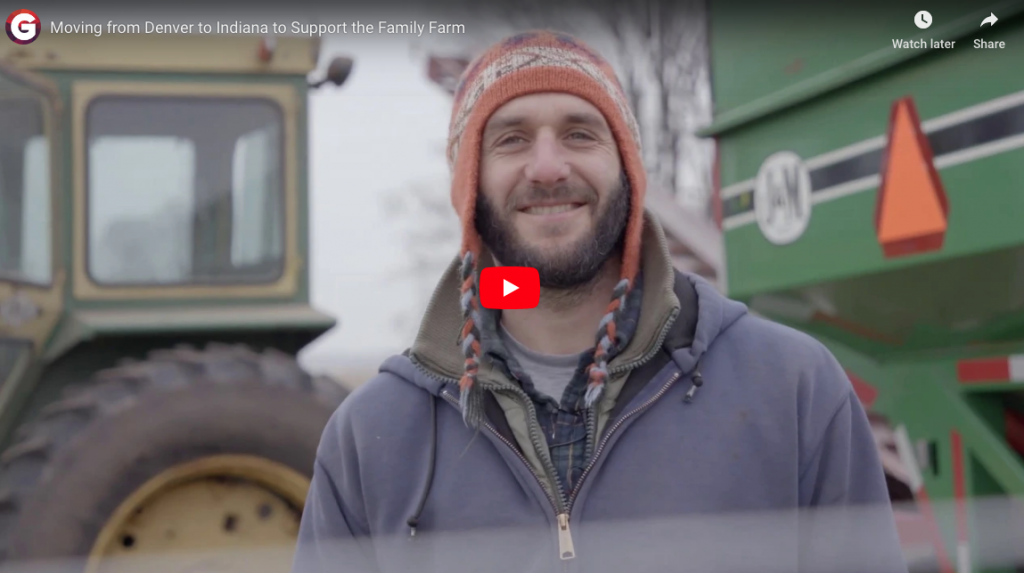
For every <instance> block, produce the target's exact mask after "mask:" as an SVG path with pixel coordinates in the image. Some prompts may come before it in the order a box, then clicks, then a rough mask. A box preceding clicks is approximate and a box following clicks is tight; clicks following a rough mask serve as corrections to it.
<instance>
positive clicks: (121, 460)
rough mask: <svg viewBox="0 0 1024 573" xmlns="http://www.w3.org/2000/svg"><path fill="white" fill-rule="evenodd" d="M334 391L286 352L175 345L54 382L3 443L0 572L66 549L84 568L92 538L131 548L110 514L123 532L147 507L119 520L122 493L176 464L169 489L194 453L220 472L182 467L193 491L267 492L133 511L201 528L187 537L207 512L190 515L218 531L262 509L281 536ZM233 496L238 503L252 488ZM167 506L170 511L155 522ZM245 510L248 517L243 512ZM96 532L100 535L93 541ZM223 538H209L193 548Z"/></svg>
mask: <svg viewBox="0 0 1024 573" xmlns="http://www.w3.org/2000/svg"><path fill="white" fill-rule="evenodd" d="M346 395H347V391H346V390H344V389H343V387H342V386H340V385H339V384H338V383H337V382H334V381H332V380H328V379H323V378H319V377H311V376H309V375H308V374H306V373H305V372H303V371H302V369H301V368H300V367H299V366H298V364H297V363H296V361H295V359H294V358H293V357H292V356H290V355H288V354H285V353H282V352H279V351H275V350H268V351H264V352H255V351H254V350H252V349H250V348H248V347H245V346H228V345H217V344H212V345H210V346H208V347H206V348H205V349H203V350H196V349H193V348H190V347H185V346H179V347H175V348H172V349H164V350H157V351H153V352H151V353H150V354H149V355H148V356H147V358H146V359H145V360H142V361H134V360H126V361H123V362H122V363H121V364H119V365H118V366H115V367H113V368H110V369H107V370H103V371H100V372H97V373H96V374H95V375H94V376H92V377H91V378H90V380H89V381H88V382H87V383H85V384H82V385H80V386H77V387H69V388H68V389H66V390H65V393H64V395H63V397H62V398H61V399H60V400H58V401H56V402H54V403H51V404H49V405H48V406H46V407H45V408H44V409H43V410H42V411H41V412H40V413H39V414H38V415H37V416H36V418H34V419H33V420H31V421H29V422H28V423H26V424H25V425H24V426H23V427H21V428H19V430H18V433H17V436H16V439H15V442H14V445H12V446H11V447H10V448H9V449H7V451H6V452H4V453H3V455H2V456H0V563H3V564H4V565H5V567H4V568H5V569H6V565H10V566H15V565H16V564H17V563H18V562H27V561H38V560H60V562H63V563H65V564H66V563H68V562H69V561H67V560H69V559H70V560H71V561H70V562H71V563H76V564H77V565H74V566H72V567H71V569H70V570H74V571H83V570H85V565H86V562H87V561H86V560H87V559H88V558H89V556H90V555H92V556H93V557H94V558H95V556H96V555H97V554H98V553H100V554H103V555H107V553H104V551H103V547H109V546H112V545H111V543H113V544H115V545H116V544H119V543H120V544H121V545H122V546H123V547H122V546H118V547H115V549H116V550H117V551H119V552H120V553H119V554H118V557H121V556H123V554H127V555H130V554H131V552H132V550H134V549H137V550H138V551H139V552H140V553H141V552H143V551H145V550H146V549H147V548H146V547H143V543H142V539H139V541H138V542H136V534H135V533H133V532H128V533H125V531H127V529H124V528H122V527H121V525H120V523H122V522H124V523H127V525H125V526H124V527H125V528H129V529H130V528H131V527H132V525H131V523H132V521H131V519H141V518H140V517H139V516H140V515H141V514H142V513H143V509H146V508H148V507H150V506H152V504H150V505H149V506H146V507H143V506H139V507H138V508H134V509H132V508H129V509H131V512H132V514H133V515H134V516H135V517H133V518H131V519H128V520H127V521H126V520H125V518H124V515H125V513H124V512H125V511H126V510H125V507H126V504H128V505H130V504H129V502H128V501H126V500H129V499H136V498H137V497H138V496H139V495H140V493H139V492H140V491H143V492H145V491H151V490H153V487H152V485H153V483H154V480H156V481H157V482H159V481H160V480H159V479H158V477H159V476H170V475H179V477H178V478H175V479H177V480H178V481H177V482H174V481H173V480H171V481H167V482H166V485H167V488H170V489H169V490H168V491H172V492H173V491H184V490H182V489H180V488H182V487H185V486H183V485H180V484H181V483H184V482H183V481H182V480H184V479H185V478H184V477H181V476H183V475H184V474H181V472H180V471H178V470H180V469H181V468H183V467H184V468H197V467H198V468H202V467H206V468H207V470H209V468H210V467H212V466H210V465H209V464H207V465H206V466H204V463H205V462H206V461H208V460H213V459H216V460H219V463H220V466H218V467H219V468H220V469H217V470H215V471H217V472H220V473H219V474H218V475H202V476H199V477H196V476H197V475H198V474H195V472H193V474H195V475H192V474H190V475H191V477H190V478H189V479H192V482H189V483H190V484H193V485H192V486H189V487H193V490H191V491H193V493H195V492H196V491H199V490H195V487H202V488H207V489H204V490H201V491H199V493H202V494H203V495H206V493H207V492H213V491H214V490H213V489H212V488H220V489H218V490H217V491H218V492H219V493H217V494H216V495H219V496H221V497H224V496H225V495H227V496H228V497H230V495H235V496H236V497H237V495H241V494H240V493H232V492H241V491H242V489H239V488H242V487H245V488H249V489H246V490H245V491H246V492H250V491H256V489H253V488H257V489H258V488H263V489H259V492H263V491H264V490H271V491H270V492H268V493H266V494H265V495H264V493H258V495H260V496H264V497H265V498H266V499H267V500H268V501H265V502H258V505H259V508H258V509H257V508H255V507H254V508H252V512H249V510H248V509H246V510H245V511H244V512H242V513H244V515H242V514H239V512H238V511H234V510H232V511H234V514H233V515H226V516H220V517H218V516H217V515H214V513H216V503H214V502H212V501H211V502H209V503H207V502H206V501H203V500H204V499H206V498H204V497H203V495H200V496H198V498H197V497H196V496H195V495H192V497H191V498H190V499H193V500H196V499H198V500H199V501H198V502H195V505H194V509H186V510H184V512H183V510H182V509H181V507H182V504H185V502H182V501H179V500H180V499H184V498H181V497H180V496H179V497H178V498H174V500H175V501H173V502H171V503H167V502H164V503H163V505H162V506H161V507H162V508H163V509H161V510H160V511H164V513H160V511H156V510H154V511H152V512H150V513H148V514H147V515H146V516H145V517H147V518H150V519H151V520H152V519H157V518H155V517H154V516H157V515H159V516H161V517H160V518H159V519H157V521H158V523H159V525H158V526H157V527H158V528H159V531H160V535H161V536H165V537H167V538H168V539H170V538H175V539H178V538H188V537H189V535H191V539H193V540H195V539H200V540H201V541H203V542H204V543H205V542H206V541H209V536H208V535H207V534H205V533H203V534H202V535H200V536H198V537H197V535H196V532H197V531H198V528H199V527H200V526H202V527H205V528H207V529H205V530H204V531H206V530H208V529H209V527H210V523H203V524H200V523H199V520H201V519H205V520H207V521H209V520H212V519H216V520H218V523H217V524H216V525H214V527H218V526H221V525H222V526H223V529H224V530H225V531H227V533H225V535H226V536H230V534H231V533H232V532H233V531H234V530H235V529H236V528H239V527H241V526H242V525H245V524H251V523H253V522H255V521H258V519H260V518H263V519H265V520H266V519H267V518H268V516H269V514H270V513H271V511H272V510H273V511H274V512H275V513H274V515H273V518H274V520H284V521H283V522H281V523H283V524H279V522H278V521H274V522H273V527H276V528H277V529H276V530H275V531H277V532H278V533H277V534H281V533H280V532H281V531H283V530H286V529H287V530H288V531H287V532H285V533H283V534H281V535H284V536H285V537H287V536H288V535H291V534H297V528H298V520H299V518H300V516H301V511H302V505H303V502H304V498H303V496H304V491H305V490H306V489H308V485H309V479H310V477H311V474H312V470H313V465H314V459H315V456H316V449H317V446H318V444H319V440H320V436H321V433H322V432H323V429H324V427H325V426H326V424H327V421H328V419H329V418H330V416H331V415H332V413H333V412H334V411H335V410H336V409H337V407H338V405H339V404H340V403H341V401H342V400H343V399H344V398H345V396H346ZM236 462H238V466H239V467H240V468H241V467H242V466H245V467H249V466H253V467H256V466H258V467H259V468H260V470H261V471H262V470H263V469H266V468H274V471H275V472H277V474H275V479H276V478H277V477H278V474H280V476H285V477H289V478H291V479H292V481H291V482H288V484H289V487H291V486H294V487H291V489H290V491H291V494H290V499H286V498H288V497H289V496H284V495H279V493H280V492H277V491H276V490H275V487H274V483H276V482H274V480H270V481H263V482H260V483H259V484H257V485H253V483H255V482H254V481H253V480H256V481H258V480H257V479H256V478H252V477H251V476H252V475H256V474H254V473H253V471H252V470H251V468H250V469H245V468H242V469H239V470H238V471H236V469H235V468H234V467H233V466H232V464H235V463H236ZM224 463H227V464H228V466H229V467H228V468H227V469H225V466H224ZM282 468H283V469H282ZM243 469H244V470H245V471H242V470H243ZM176 471H178V473H177V474H175V472H176ZM209 471H214V470H209ZM268 471H269V470H268ZM270 473H273V472H270ZM285 477H281V479H282V480H284V479H285ZM169 479H170V478H169ZM197 480H198V481H197ZM203 480H205V481H203ZM279 481H280V480H279ZM285 481H287V480H285ZM200 482H202V483H200ZM161 483H163V482H161ZM194 484H199V485H198V486H195V485H194ZM239 484H246V485H244V486H242V485H239ZM296 484H298V485H296ZM186 485H187V484H186ZM174 487H178V488H179V490H174V489H173V488H174ZM282 487H283V486H282ZM147 488H148V489H147ZM225 488H229V489H230V488H235V489H230V490H226V489H225ZM160 491H164V490H160ZM225 492H227V493H225ZM297 492H301V493H297ZM228 494H230V495H228ZM153 495H156V494H153ZM168 495H169V494H168ZM182 495H184V494H182ZM210 495H213V494H212V493H211V494H210ZM246 495H249V497H248V498H246V500H247V502H246V503H248V501H251V497H252V495H257V494H251V493H247V494H246ZM157 497H159V496H157ZM207 497H209V496H207ZM214 497H216V496H214ZM165 498H166V497H165ZM211 499H212V498H211ZM218 499H220V498H218ZM158 501H159V500H157V502H158ZM236 501H237V499H236ZM157 502H153V503H157ZM223 503H228V502H226V501H225V502H223ZM232 503H234V502H232ZM186 505H187V504H186ZM253 505H257V503H256V502H254V503H253ZM153 507H156V506H153ZM168 507H169V508H170V511H171V513H176V514H177V517H176V518H175V519H177V521H176V522H175V523H174V524H168V525H165V524H164V523H165V521H167V520H164V518H163V516H164V515H165V514H166V513H167V511H168V510H167V508H168ZM147 511H149V510H148V509H147ZM225 511H226V510H225ZM211 512H212V513H211ZM257 513H258V514H259V516H260V517H259V518H257V517H254V515H256V514H257ZM200 514H201V515H200ZM117 515H121V517H120V518H116V516H117ZM183 516H184V517H183ZM245 520H249V521H245ZM171 521H173V520H171ZM110 524H115V525H116V527H113V526H111V525H110ZM112 527H113V528H112ZM147 527H149V529H148V530H147V532H149V533H148V534H150V537H152V535H153V534H152V531H156V528H154V527H152V523H151V524H150V525H149V526H147ZM118 528H121V529H118ZM174 528H177V529H176V530H175V529H174ZM115 529H117V531H115ZM122 529H123V530H122ZM112 531H114V533H111V532H112ZM263 533H264V534H265V533H266V526H264V532H263ZM117 536H121V537H117ZM101 537H104V538H107V539H108V541H109V540H111V539H112V540H113V541H112V542H108V543H107V544H106V545H104V546H102V547H101V546H100V545H99V544H98V539H100V538H101ZM236 538H237V536H236ZM147 539H149V538H147ZM225 539H228V537H225ZM222 541H223V540H222ZM222 541H216V540H214V541H209V543H207V547H206V549H210V547H209V544H210V543H213V545H214V546H216V545H217V544H218V543H222ZM249 541H252V539H251V536H250V539H249ZM161 543H163V541H161ZM232 543H234V542H233V541H230V540H228V541H223V545H222V546H221V547H229V548H230V547H234V545H232ZM136 545H137V547H136ZM150 547H151V546H150ZM168 547H169V546H168ZM217 548H218V547H214V549H217ZM162 549H166V547H162ZM147 555H148V554H147ZM54 562H56V561H54ZM90 563H91V561H90ZM90 570H94V569H90ZM142 570H155V568H154V569H148V568H147V567H145V566H143V567H142Z"/></svg>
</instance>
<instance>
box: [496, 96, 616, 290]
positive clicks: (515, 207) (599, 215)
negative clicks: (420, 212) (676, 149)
mask: <svg viewBox="0 0 1024 573" xmlns="http://www.w3.org/2000/svg"><path fill="white" fill-rule="evenodd" d="M629 195H630V193H629V188H628V182H627V180H626V178H625V177H624V175H623V171H622V164H621V160H620V158H619V150H618V146H617V145H616V144H615V138H614V137H613V136H612V132H611V128H610V127H609V126H608V123H607V121H605V119H604V116H603V115H602V114H601V112H600V111H599V110H598V109H597V108H596V107H594V106H593V105H592V104H590V103H589V102H587V101H586V100H584V99H581V98H579V97H576V96H573V95H568V94H557V93H543V94H532V95H527V96H523V97H520V98H517V99H514V100H512V101H510V102H508V103H507V104H505V105H504V106H502V107H501V108H499V109H498V110H497V111H496V112H495V113H494V114H493V115H492V116H491V118H490V119H489V120H488V122H487V125H486V127H485V128H484V134H483V139H482V142H481V150H480V188H479V193H478V194H477V207H476V208H477V210H476V227H477V231H478V232H479V233H480V236H481V238H482V239H483V241H484V244H486V245H487V247H488V248H489V249H490V250H491V252H492V253H493V254H494V257H495V258H496V259H497V260H498V261H499V262H500V263H501V264H502V265H507V266H529V267H534V268H536V269H537V270H538V271H539V274H540V281H541V286H543V287H545V288H556V289H566V288H572V287H577V286H580V285H583V284H586V283H588V282H590V281H591V280H593V279H594V277H596V276H597V274H598V272H599V271H600V270H601V267H602V266H603V264H604V262H605V261H606V260H607V259H608V257H609V256H611V255H612V254H613V253H614V252H615V251H616V249H617V248H618V247H619V245H620V242H621V239H622V237H623V234H624V231H625V227H626V221H627V220H628V217H629V209H630V204H629V199H630V197H629Z"/></svg>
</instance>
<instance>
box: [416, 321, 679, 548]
mask: <svg viewBox="0 0 1024 573" xmlns="http://www.w3.org/2000/svg"><path fill="white" fill-rule="evenodd" d="M679 312H680V309H678V308H675V309H673V310H672V312H671V313H670V314H669V317H668V320H666V321H665V324H664V325H663V326H662V328H661V332H660V333H659V334H658V340H657V342H656V344H655V345H654V346H653V347H652V348H654V350H653V351H651V352H648V353H647V354H646V355H645V356H642V357H641V358H639V359H638V360H634V361H633V362H629V363H626V364H622V365H619V366H617V367H615V368H611V369H609V373H614V374H617V373H620V372H626V371H629V370H633V369H635V368H639V367H640V366H643V365H644V364H647V363H648V362H650V361H651V360H653V359H654V357H655V356H656V355H657V353H658V351H659V350H660V349H661V347H662V345H663V344H665V339H666V338H668V333H669V331H670V330H671V328H672V325H673V324H675V321H676V318H677V317H678V316H679ZM409 360H410V361H411V362H412V363H413V365H414V366H415V367H416V368H417V369H418V370H419V371H420V372H422V373H423V374H424V375H425V376H427V377H428V378H432V379H434V380H438V381H440V382H444V383H448V384H458V382H459V381H458V380H457V379H455V378H451V377H447V376H441V375H438V374H434V373H433V372H431V371H430V370H428V369H427V368H426V367H424V366H423V365H422V364H420V363H419V362H418V361H417V360H415V359H414V358H413V357H412V355H411V354H410V355H409ZM679 377H680V373H678V372H677V373H676V374H675V375H674V376H673V377H672V378H671V379H670V380H669V381H668V382H667V383H666V384H665V385H664V386H663V387H662V388H661V390H659V391H658V393H657V394H655V395H654V396H653V397H651V399H650V400H648V401H647V402H644V403H643V404H641V405H639V406H637V407H636V408H634V409H632V410H630V411H629V412H628V413H627V414H626V415H624V416H622V417H621V418H619V420H618V421H616V423H615V424H614V425H613V426H612V427H611V428H609V430H608V432H607V433H606V434H605V437H604V439H602V440H601V442H600V444H599V445H598V447H597V449H596V450H594V453H593V455H591V459H590V463H589V464H587V467H586V468H585V469H584V470H583V473H582V474H581V475H580V479H579V481H578V482H576V486H575V487H574V488H573V491H572V495H571V496H570V498H569V500H568V501H566V499H565V494H564V493H563V492H562V487H561V483H560V481H561V480H559V478H558V472H557V471H555V468H554V467H553V464H552V463H551V460H550V458H549V457H548V456H544V455H541V456H540V457H541V463H542V464H544V469H545V471H547V472H549V475H550V476H551V479H552V481H554V482H555V488H556V489H557V490H558V498H557V499H556V498H555V497H554V496H552V495H551V494H550V493H549V492H548V490H547V488H545V487H544V483H543V481H542V480H541V478H540V477H539V476H538V475H537V473H536V472H535V471H533V467H532V466H531V465H530V462H529V460H527V459H526V456H524V455H523V454H522V453H521V452H520V451H519V448H517V447H516V446H515V445H513V444H512V443H510V442H509V441H508V440H507V439H505V437H504V436H502V435H501V434H500V433H499V432H498V429H497V428H495V427H494V426H492V425H491V424H490V423H489V422H487V421H484V427H485V428H487V430H488V431H490V432H491V433H492V434H494V436H495V437H497V438H498V439H499V440H501V442H502V443H504V444H505V445H506V446H508V447H509V448H510V449H511V450H512V452H513V453H514V454H515V455H516V456H517V457H518V458H519V459H520V460H521V461H522V462H523V464H525V465H526V468H527V469H528V470H529V472H530V475H532V476H533V478H534V479H536V480H537V484H538V485H539V486H540V489H541V491H543V492H544V495H545V496H546V497H547V498H548V501H549V502H551V506H552V508H553V509H554V510H555V518H556V519H557V521H558V556H559V558H560V559H562V560H563V561H566V560H569V559H575V557H576V549H575V546H574V544H573V540H572V530H571V529H570V527H569V516H570V515H571V513H572V507H573V505H574V504H575V502H576V496H577V495H578V494H579V491H580V489H581V486H582V485H583V483H584V480H586V478H587V476H588V475H589V474H590V471H591V470H592V469H593V468H594V466H595V465H597V461H598V459H599V457H600V455H601V453H602V452H603V451H604V448H605V446H607V444H608V441H609V439H610V438H611V436H612V434H613V433H614V432H615V430H617V429H618V428H620V427H621V426H622V424H623V423H624V422H625V421H626V420H628V419H629V418H631V417H633V416H635V415H636V414H639V413H640V412H642V411H644V410H646V409H647V408H648V407H649V406H651V405H652V404H654V402H656V401H658V399H660V398H661V397H662V396H663V395H665V393H666V392H668V390H669V389H670V388H671V387H672V385H673V384H675V382H676V380H678V379H679ZM507 391H509V392H512V393H515V394H517V395H521V396H520V398H522V399H523V400H524V402H525V404H526V407H527V408H528V409H529V410H530V422H529V425H530V428H529V431H530V441H531V442H532V443H533V447H534V449H535V450H538V455H540V447H539V446H538V444H537V437H536V435H535V434H536V432H535V427H534V426H535V425H536V424H535V423H534V422H535V421H536V419H537V412H536V409H535V408H534V407H533V404H532V402H531V401H530V397H529V396H527V395H526V392H523V391H521V390H520V391H519V392H518V393H517V392H515V390H512V389H509V390H507ZM441 395H442V396H443V397H444V399H445V401H446V402H448V403H450V404H451V405H453V406H454V407H455V408H456V409H458V408H459V401H458V399H456V398H455V397H454V396H452V395H450V394H448V392H447V391H445V390H442V391H441ZM591 419H592V422H588V424H590V423H593V424H594V426H593V427H592V428H591V431H590V432H588V433H590V434H592V435H593V434H594V433H596V429H597V428H596V424H597V417H596V416H594V415H591ZM543 445H546V442H545V444H543Z"/></svg>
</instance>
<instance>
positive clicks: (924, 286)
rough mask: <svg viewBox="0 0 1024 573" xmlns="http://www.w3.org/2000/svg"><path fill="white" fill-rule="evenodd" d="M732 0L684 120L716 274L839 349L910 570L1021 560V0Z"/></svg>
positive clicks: (723, 10) (718, 12) (719, 6)
mask: <svg viewBox="0 0 1024 573" xmlns="http://www.w3.org/2000/svg"><path fill="white" fill-rule="evenodd" d="M731 8H732V7H731V6H730V5H728V3H727V2H724V1H719V0H712V1H711V3H710V20H709V22H710V37H711V45H710V53H711V77H712V78H713V86H712V89H713V93H714V100H715V110H716V111H715V117H714V121H713V123H712V125H711V126H710V127H709V128H708V129H706V130H705V132H704V134H705V135H707V136H713V137H714V138H715V139H716V141H717V151H718V157H717V162H716V163H717V178H718V179H717V180H718V182H719V185H718V187H719V191H718V199H719V201H718V213H719V214H720V217H719V221H720V224H721V227H722V229H723V235H724V241H725V252H726V259H727V260H726V264H725V267H726V273H725V274H726V282H727V285H728V286H727V290H728V293H729V295H730V296H732V297H734V298H737V299H740V300H743V301H745V302H747V303H748V304H749V305H750V307H751V309H752V310H753V311H755V312H758V313H760V314H762V315H765V316H767V317H769V318H772V319H774V320H777V321H780V322H783V323H786V324H788V325H790V326H793V327H795V328H798V329H800V330H802V331H804V332H807V333H809V334H810V335H812V336H814V337H816V338H817V339H818V340H820V341H822V342H823V343H824V344H825V345H827V346H828V347H829V348H830V349H831V350H832V352H833V353H834V354H835V355H836V356H837V358H838V359H839V361H840V362H841V363H842V365H843V366H844V367H845V369H846V370H847V372H848V374H849V377H850V380H851V383H852V385H853V388H854V389H855V390H856V392H857V395H858V396H859V397H860V399H861V401H862V403H863V404H864V406H866V407H867V409H868V411H869V415H870V417H871V418H872V420H873V421H875V423H876V424H877V425H878V428H879V434H878V436H879V439H878V441H879V445H880V447H881V451H882V457H883V461H884V465H885V466H886V469H887V473H888V477H889V479H890V482H889V483H890V492H891V497H892V498H893V500H894V501H895V502H897V503H895V504H894V507H895V508H896V509H897V510H898V512H899V513H898V520H897V523H898V524H899V525H900V532H901V536H902V541H903V544H904V547H905V550H906V554H907V558H908V561H909V562H910V563H911V565H912V569H914V570H917V569H918V568H919V567H920V568H922V569H928V570H939V571H943V572H952V571H958V572H960V573H967V572H970V571H1012V570H1014V567H1015V566H1016V567H1020V566H1024V562H1022V561H1021V559H1020V553H1019V549H1018V546H1019V540H1020V532H1021V528H1020V523H1021V520H1020V517H1021V516H1022V515H1024V511H1022V508H1021V507H1020V506H1019V505H1017V504H1018V503H1019V501H1018V499H1019V496H1021V495H1022V494H1024V458H1022V456H1024V386H1022V385H1021V383H1022V382H1024V74H1021V73H1020V70H1021V49H1022V48H1024V17H1022V16H1024V3H1022V2H1019V1H1011V2H1003V3H1001V4H993V5H985V4H984V3H983V4H980V5H979V4H972V3H964V2H953V1H951V0H936V1H935V2H931V3H930V4H928V5H927V6H925V5H924V4H922V5H920V6H908V5H907V4H905V3H888V4H880V3H872V4H870V5H867V6H861V5H854V4H848V5H839V4H836V3H825V2H818V3H803V4H801V5H800V11H799V13H796V9H795V8H794V9H793V10H781V9H778V10H776V12H775V13H769V12H768V9H767V7H763V8H762V7H755V6H753V5H752V6H751V8H750V10H748V11H737V10H732V9H731ZM921 8H927V12H928V14H926V15H924V14H918V13H919V11H920V9H921ZM759 10H764V11H765V12H764V13H763V14H758V13H757V12H758V11H759ZM921 12H923V11H921ZM761 16H763V17H761ZM986 498H991V499H986ZM994 510H997V514H993V511H994ZM1014 551H1017V553H1015V555H1016V558H1011V557H1012V555H1014ZM1017 570H1018V571H1019V570H1020V569H1017Z"/></svg>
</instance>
